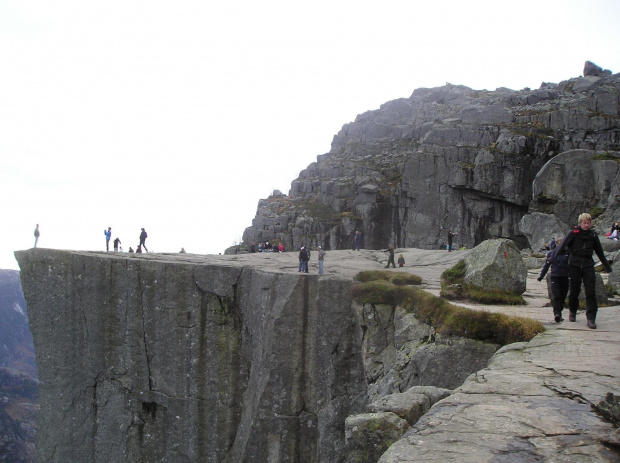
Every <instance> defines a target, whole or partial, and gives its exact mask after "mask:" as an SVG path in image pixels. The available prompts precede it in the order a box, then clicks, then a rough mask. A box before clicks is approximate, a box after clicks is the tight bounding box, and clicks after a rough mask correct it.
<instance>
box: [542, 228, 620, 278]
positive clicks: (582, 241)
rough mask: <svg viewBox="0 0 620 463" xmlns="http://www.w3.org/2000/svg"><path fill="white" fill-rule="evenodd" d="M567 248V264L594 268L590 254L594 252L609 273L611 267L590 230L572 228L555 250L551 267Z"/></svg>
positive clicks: (599, 243)
mask: <svg viewBox="0 0 620 463" xmlns="http://www.w3.org/2000/svg"><path fill="white" fill-rule="evenodd" d="M565 248H568V249H569V251H570V256H569V258H568V264H569V265H571V266H574V267H579V268H588V267H594V259H592V254H593V253H594V252H595V253H596V255H597V256H598V258H599V259H600V261H601V264H603V267H605V270H607V271H608V272H611V265H609V262H607V259H606V258H605V253H604V252H603V247H602V246H601V242H600V241H599V239H598V235H597V234H596V233H595V232H594V231H592V230H591V229H590V230H587V231H586V230H582V228H581V227H574V228H573V229H572V230H571V231H569V232H568V233H567V234H566V236H565V237H564V239H563V240H562V242H561V243H560V245H559V246H558V247H557V248H555V251H553V254H552V256H551V258H550V259H548V260H549V262H550V263H551V264H552V265H553V263H554V262H555V260H556V259H557V258H558V256H560V254H562V253H563V252H564V249H565Z"/></svg>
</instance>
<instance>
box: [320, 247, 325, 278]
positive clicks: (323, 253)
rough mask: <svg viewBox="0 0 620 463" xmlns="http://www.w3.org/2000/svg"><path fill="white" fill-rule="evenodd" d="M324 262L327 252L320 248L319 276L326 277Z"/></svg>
mask: <svg viewBox="0 0 620 463" xmlns="http://www.w3.org/2000/svg"><path fill="white" fill-rule="evenodd" d="M324 260H325V251H323V248H322V247H321V246H319V275H325V271H324V270H323V261H324Z"/></svg>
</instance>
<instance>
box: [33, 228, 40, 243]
mask: <svg viewBox="0 0 620 463" xmlns="http://www.w3.org/2000/svg"><path fill="white" fill-rule="evenodd" d="M38 242H39V224H37V228H35V229H34V247H35V248H36V247H37V243H38Z"/></svg>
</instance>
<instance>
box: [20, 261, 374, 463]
mask: <svg viewBox="0 0 620 463" xmlns="http://www.w3.org/2000/svg"><path fill="white" fill-rule="evenodd" d="M16 257H17V259H18V261H19V264H20V268H21V279H22V286H23V289H24V294H25V297H26V300H27V301H28V310H29V314H30V322H31V329H32V332H33V335H34V339H35V348H36V355H37V364H38V366H39V379H40V381H41V387H40V398H41V404H42V407H41V411H40V414H39V426H38V434H37V445H36V452H37V460H38V461H59V462H60V461H62V462H66V461H93V462H97V461H99V462H103V461H109V462H112V461H114V462H124V461H131V462H153V461H166V462H181V461H183V462H185V461H209V462H220V461H228V462H240V461H338V460H339V459H340V458H341V455H342V452H343V448H344V421H345V417H346V416H348V415H350V414H354V413H359V412H361V411H362V409H363V407H364V406H365V404H366V400H367V390H366V389H367V385H366V379H365V374H364V368H363V360H362V355H361V352H360V347H359V346H360V345H361V331H360V328H359V323H357V322H356V313H355V310H354V309H353V308H352V303H351V296H350V291H349V285H350V283H349V282H348V281H345V280H338V279H333V278H321V279H319V278H318V277H316V276H309V275H298V274H284V273H276V272H265V271H261V270H259V269H253V268H247V267H246V268H244V267H242V266H240V265H239V266H235V265H234V264H230V265H228V266H225V265H222V264H209V263H208V262H206V261H200V260H198V258H195V260H192V259H193V258H192V257H189V256H186V257H181V256H157V257H154V256H151V255H144V256H142V257H137V256H128V255H119V254H113V255H112V254H96V253H80V252H67V251H52V250H44V249H33V250H29V251H20V252H17V253H16Z"/></svg>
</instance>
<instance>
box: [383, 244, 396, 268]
mask: <svg viewBox="0 0 620 463" xmlns="http://www.w3.org/2000/svg"><path fill="white" fill-rule="evenodd" d="M387 252H389V253H390V255H389V257H388V263H387V265H386V266H385V268H389V267H390V262H391V263H392V267H394V268H396V264H395V263H394V246H392V243H390V244H389V245H388V248H387Z"/></svg>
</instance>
